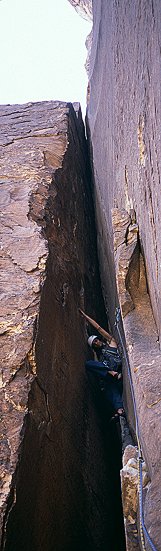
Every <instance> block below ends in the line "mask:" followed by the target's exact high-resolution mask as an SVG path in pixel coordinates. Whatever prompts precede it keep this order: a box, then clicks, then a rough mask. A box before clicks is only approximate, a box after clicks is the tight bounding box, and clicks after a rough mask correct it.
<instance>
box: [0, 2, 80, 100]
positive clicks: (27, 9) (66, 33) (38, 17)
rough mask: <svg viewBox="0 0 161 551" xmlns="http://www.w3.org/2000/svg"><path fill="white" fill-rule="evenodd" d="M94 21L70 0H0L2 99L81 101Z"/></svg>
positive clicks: (0, 98)
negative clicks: (80, 14)
mask: <svg viewBox="0 0 161 551" xmlns="http://www.w3.org/2000/svg"><path fill="white" fill-rule="evenodd" d="M90 29H91V25H90V23H89V22H88V21H85V20H84V19H82V18H81V17H80V16H79V15H78V14H77V13H76V12H75V10H74V8H72V6H71V5H70V4H69V2H68V1H67V0H1V1H0V52H1V53H0V103H1V104H2V103H24V102H28V101H40V100H51V99H53V100H64V101H80V103H81V104H82V107H83V111H85V98H86V87H87V76H86V72H85V69H84V63H85V60H86V48H85V40H86V36H87V34H88V33H89V32H90Z"/></svg>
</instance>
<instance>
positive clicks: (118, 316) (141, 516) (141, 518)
mask: <svg viewBox="0 0 161 551" xmlns="http://www.w3.org/2000/svg"><path fill="white" fill-rule="evenodd" d="M120 320H121V311H120V308H116V322H115V326H116V329H117V332H118V335H119V339H120V344H121V347H122V350H123V355H124V358H125V362H126V365H127V370H128V375H129V381H130V388H131V394H132V400H133V406H134V415H135V430H136V438H137V445H138V487H139V528H140V539H141V545H142V550H143V551H146V547H145V539H144V536H145V537H146V539H147V540H148V542H149V545H150V547H151V549H152V550H153V551H157V549H156V547H155V545H154V544H153V542H152V540H151V538H150V536H149V533H148V531H147V529H146V526H145V524H144V511H143V473H142V464H143V454H142V449H141V442H140V434H139V421H138V415H137V408H136V400H135V393H134V387H133V381H132V376H131V370H130V365H129V359H128V355H127V351H126V348H125V345H124V342H123V339H122V336H121V331H120V328H119V322H120Z"/></svg>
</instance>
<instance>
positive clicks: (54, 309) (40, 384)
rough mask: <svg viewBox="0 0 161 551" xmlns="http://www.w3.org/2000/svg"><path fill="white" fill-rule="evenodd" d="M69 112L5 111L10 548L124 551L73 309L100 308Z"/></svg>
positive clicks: (84, 169) (5, 509)
mask: <svg viewBox="0 0 161 551" xmlns="http://www.w3.org/2000/svg"><path fill="white" fill-rule="evenodd" d="M74 107H75V110H74V109H73V106H72V105H66V104H65V103H58V102H43V103H37V104H26V105H23V106H19V105H17V106H1V109H0V121H1V133H0V171H1V189H2V192H1V200H2V210H1V228H2V245H1V261H2V269H1V283H2V309H1V315H2V318H1V357H2V388H1V394H2V400H1V403H2V431H1V432H2V435H3V436H2V444H3V449H2V457H3V463H2V491H1V500H2V501H1V505H2V508H1V511H2V549H3V550H5V551H20V550H21V551H22V549H23V550H24V551H38V550H40V549H42V550H43V551H52V550H53V548H54V549H56V550H57V551H58V550H60V551H61V550H62V551H68V550H69V549H70V550H72V551H75V550H76V549H77V551H79V550H80V551H82V549H83V548H84V549H87V548H88V549H89V551H94V550H95V549H96V550H97V551H99V550H101V551H103V550H104V549H107V545H108V544H109V542H111V548H112V545H113V546H114V547H115V549H118V550H120V541H121V542H123V534H122V535H121V528H120V522H121V521H120V509H119V507H120V505H118V499H119V497H118V496H117V492H118V490H117V488H118V486H117V484H116V480H117V479H118V465H117V462H116V460H115V464H114V468H113V465H112V463H113V452H111V453H110V449H111V447H112V439H113V435H112V434H111V436H110V432H109V434H108V454H107V455H106V450H105V447H104V443H103V440H102V435H101V431H100V423H99V420H98V417H97V414H96V412H95V408H94V406H93V401H92V400H91V394H90V392H89V385H88V383H87V380H86V376H85V373H84V361H85V357H86V354H87V348H86V330H85V327H84V322H83V320H82V319H81V318H80V315H79V313H78V307H79V306H81V307H82V308H85V309H86V310H87V311H88V312H89V314H91V315H92V316H95V315H96V312H97V318H99V322H102V316H104V307H103V301H102V296H101V293H100V280H99V273H98V268H97V256H96V246H95V245H96V235H95V229H94V216H93V207H92V200H91V192H90V174H89V169H88V161H87V148H86V141H85V136H84V127H83V123H82V119H81V112H80V110H79V106H78V105H75V106H74ZM111 454H112V455H111ZM112 473H113V474H112ZM118 483H119V482H118ZM116 486H117V488H116ZM111 499H112V508H111ZM113 508H114V509H115V518H114V522H113ZM116 526H117V530H116ZM112 542H113V543H112ZM121 545H122V548H124V544H123V543H122V544H121Z"/></svg>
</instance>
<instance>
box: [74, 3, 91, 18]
mask: <svg viewBox="0 0 161 551" xmlns="http://www.w3.org/2000/svg"><path fill="white" fill-rule="evenodd" d="M68 2H70V4H72V6H73V7H74V8H75V10H76V11H77V12H78V13H79V14H80V15H81V16H82V17H84V19H88V21H91V20H92V0H68Z"/></svg>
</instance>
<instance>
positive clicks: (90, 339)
mask: <svg viewBox="0 0 161 551" xmlns="http://www.w3.org/2000/svg"><path fill="white" fill-rule="evenodd" d="M96 341H98V347H99V346H101V345H102V341H101V340H100V339H99V337H97V335H91V337H89V338H88V341H87V342H88V344H89V346H90V347H91V348H93V344H96Z"/></svg>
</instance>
